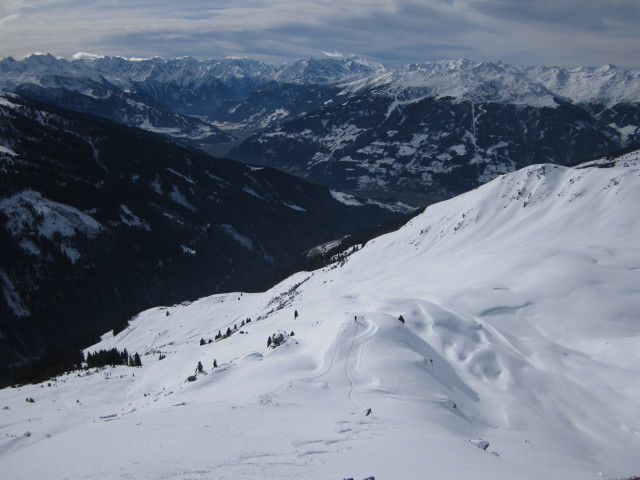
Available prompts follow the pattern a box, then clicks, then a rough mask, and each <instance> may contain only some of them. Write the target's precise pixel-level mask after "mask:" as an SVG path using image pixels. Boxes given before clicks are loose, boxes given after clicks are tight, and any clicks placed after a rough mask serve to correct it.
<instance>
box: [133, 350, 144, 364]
mask: <svg viewBox="0 0 640 480" xmlns="http://www.w3.org/2000/svg"><path fill="white" fill-rule="evenodd" d="M133 366H134V367H141V366H142V360H141V359H140V355H138V353H137V352H136V354H135V355H134V356H133Z"/></svg>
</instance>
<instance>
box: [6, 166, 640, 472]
mask: <svg viewBox="0 0 640 480" xmlns="http://www.w3.org/2000/svg"><path fill="white" fill-rule="evenodd" d="M638 204H640V169H639V168H638V166H637V162H636V164H635V165H634V164H631V165H630V166H628V167H626V168H610V169H586V170H574V169H567V168H562V167H554V166H550V165H547V166H535V167H531V168H527V169H524V170H521V171H518V172H515V173H513V174H509V175H506V176H504V177H500V178H499V179H497V180H495V181H493V182H491V183H489V184H487V185H485V186H483V187H481V188H479V189H477V190H474V191H472V192H469V193H467V194H465V195H462V196H460V197H457V198H455V199H453V200H450V201H447V202H443V203H440V204H437V205H434V206H431V207H429V209H427V211H426V212H425V213H423V214H422V215H420V216H418V217H416V218H414V219H413V220H412V221H411V222H409V223H408V224H407V225H406V226H405V227H403V228H402V229H400V230H399V231H397V232H394V233H391V234H388V235H385V236H382V237H379V238H377V239H375V240H373V241H371V242H369V243H368V244H367V245H366V246H365V247H364V248H362V249H361V250H359V251H357V252H354V253H353V254H352V255H351V256H349V257H348V259H347V260H346V262H341V263H337V264H333V265H330V266H328V267H325V268H323V269H321V270H318V271H315V272H301V273H298V274H296V275H294V276H292V277H291V278H289V279H287V280H285V281H284V282H282V283H281V284H279V285H277V286H275V287H274V288H272V289H271V290H269V291H267V292H264V293H258V294H247V293H242V294H241V293H229V294H223V295H216V296H212V297H208V298H203V299H200V300H198V301H196V302H193V303H191V304H185V305H177V306H173V307H158V308H154V309H150V310H147V311H145V312H142V313H140V314H139V315H138V316H137V317H136V318H135V319H133V320H132V322H131V325H130V327H129V328H127V329H126V330H125V331H123V332H121V333H120V334H118V335H117V336H115V337H114V336H113V335H110V334H108V335H105V336H104V337H103V339H102V341H101V342H100V343H99V344H98V345H96V346H94V347H92V348H90V349H88V350H89V351H93V350H97V349H100V348H105V349H108V348H111V347H113V346H116V347H117V348H119V349H123V348H125V347H126V348H127V349H128V351H129V352H130V353H134V352H138V353H140V354H141V356H142V362H143V367H142V368H128V367H115V368H108V367H107V368H104V369H100V370H99V371H97V372H96V371H93V370H92V371H86V372H81V373H80V376H78V374H77V372H75V373H72V374H70V375H68V376H63V377H60V378H59V379H58V380H57V381H55V382H52V386H51V387H48V386H46V384H45V385H44V386H40V385H29V386H24V387H21V388H19V389H5V390H2V391H0V408H2V407H4V406H7V407H9V409H8V410H0V415H2V417H0V432H2V433H1V436H0V465H1V466H2V471H3V472H6V473H5V475H8V477H7V478H16V479H19V478H22V479H32V478H48V479H49V478H50V479H62V478H65V479H66V478H89V477H90V478H119V477H125V478H126V477H130V478H149V479H155V478H166V479H174V478H175V479H178V478H180V479H186V478H212V479H225V478H233V479H255V478H261V479H294V478H307V479H318V480H320V479H331V478H336V479H342V478H347V477H353V478H354V479H363V478H365V477H367V476H370V475H374V476H375V477H376V479H385V478H386V479H415V478H431V477H435V478H444V479H453V480H455V479H467V478H469V477H473V478H480V479H491V480H500V479H505V480H506V479H513V478H519V479H520V478H522V479H540V478H546V479H563V480H564V479H576V480H577V479H585V478H587V479H588V478H594V479H596V478H609V479H613V478H622V477H629V476H632V475H637V474H638V473H640V463H639V462H638V460H637V452H638V451H640V423H639V422H638V419H639V418H640V408H639V404H638V400H637V399H638V398H640V368H639V367H638V365H640V364H639V363H638V360H639V359H640V358H639V357H640V354H639V353H638V352H639V351H640V349H639V347H640V324H638V318H639V317H640V300H639V298H640V296H639V295H638V287H637V286H638V285H640V246H639V245H640V243H638V241H637V240H638V239H639V238H640V223H639V222H637V220H636V214H635V206H636V205H638ZM294 311H297V312H298V313H299V316H298V317H297V318H294V317H295V315H294ZM400 315H402V317H403V319H404V320H405V323H401V322H400V321H399V320H398V318H399V317H400ZM247 318H251V319H252V321H251V323H248V324H246V325H245V326H241V323H242V321H243V320H246V319H247ZM234 325H236V326H237V327H238V329H237V331H235V332H234V333H233V334H232V335H231V336H230V337H228V338H223V339H221V340H218V341H214V342H212V343H211V344H206V345H203V346H200V345H199V341H200V338H204V339H205V340H208V339H210V338H211V339H213V338H214V337H215V335H216V334H217V333H218V331H219V330H220V331H221V333H223V334H224V333H225V331H226V329H227V328H228V327H230V328H232V329H233V328H234ZM240 331H243V332H245V333H240ZM292 331H294V332H295V335H293V336H288V335H285V341H284V343H283V344H282V345H280V346H278V347H277V348H267V338H268V337H269V336H270V335H272V334H275V333H278V332H284V333H286V334H290V333H291V332H292ZM160 353H162V354H163V355H166V358H164V359H163V360H159V355H160ZM214 359H216V361H217V363H218V365H219V367H218V368H213V366H212V364H213V360H214ZM198 361H201V362H202V364H203V366H204V372H203V373H199V374H197V375H196V377H197V379H196V381H195V382H187V381H186V379H187V377H188V376H190V375H193V374H194V372H195V369H196V365H197V363H198ZM25 397H33V398H34V399H35V400H36V402H35V403H33V404H31V403H27V402H25ZM76 400H79V402H77V401H76ZM368 408H371V409H372V414H371V415H369V416H366V415H365V411H366V410H367V409H368ZM26 431H30V432H31V435H30V436H25V435H24V433H25V432H26ZM487 443H488V445H487ZM485 447H486V449H485Z"/></svg>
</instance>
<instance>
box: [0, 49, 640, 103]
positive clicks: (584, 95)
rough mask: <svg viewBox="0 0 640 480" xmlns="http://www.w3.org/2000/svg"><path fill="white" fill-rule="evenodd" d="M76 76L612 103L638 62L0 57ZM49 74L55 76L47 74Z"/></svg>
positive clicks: (11, 79)
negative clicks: (388, 63) (393, 64)
mask: <svg viewBox="0 0 640 480" xmlns="http://www.w3.org/2000/svg"><path fill="white" fill-rule="evenodd" d="M51 76H76V77H84V78H88V79H91V80H93V81H96V82H101V81H103V79H106V80H108V81H109V82H111V83H112V84H114V85H116V86H118V87H120V88H123V89H125V90H126V89H129V88H132V87H133V86H134V84H135V83H136V82H146V81H154V82H163V83H171V84H175V85H178V86H181V87H183V88H194V87H197V86H198V85H203V84H207V83H208V82H211V81H212V80H213V79H217V80H220V81H222V82H224V83H225V84H227V85H231V86H233V85H235V86H237V85H238V82H249V83H251V84H253V85H259V84H264V83H267V82H270V81H278V82H287V83H301V84H307V83H309V84H334V83H335V84H342V85H343V86H344V88H345V92H354V91H360V90H361V89H362V88H372V87H377V88H382V87H384V88H385V89H391V92H392V93H393V92H395V93H400V92H404V95H408V94H409V93H408V92H413V93H411V94H410V95H414V96H415V95H418V96H420V95H424V96H426V95H428V96H436V97H444V96H449V97H453V98H456V99H460V100H474V101H495V102H510V103H516V104H527V105H535V106H554V105H555V103H554V97H560V98H563V99H566V100H570V101H572V102H575V103H588V102H599V103H604V104H605V105H613V104H616V103H620V102H638V101H640V69H623V68H618V67H615V66H613V65H605V66H603V67H600V68H595V67H579V68H575V69H566V68H560V67H544V66H535V67H534V66H518V65H510V64H505V63H502V62H495V63H494V62H471V61H469V60H455V61H438V62H425V63H418V64H408V65H403V66H400V67H397V68H390V67H385V66H383V65H382V64H381V63H376V62H374V61H370V60H363V59H359V58H357V57H335V56H334V57H328V58H321V59H304V60H299V61H298V62H295V63H294V64H292V65H271V64H266V63H263V62H259V61H256V60H251V59H240V58H224V59H220V60H216V59H207V60H198V59H195V58H192V57H182V58H176V59H164V58H160V57H153V58H148V59H136V60H135V61H134V60H131V59H125V58H122V57H107V56H97V55H90V54H79V55H76V56H74V59H72V60H71V61H68V60H65V59H63V58H55V57H53V56H52V55H48V54H37V55H35V54H34V55H30V56H28V57H25V58H24V59H23V60H21V61H16V60H15V59H13V58H11V57H8V58H5V59H3V60H2V61H0V88H4V89H7V88H11V87H14V86H15V85H18V84H21V83H40V82H42V81H43V79H44V78H45V77H51ZM49 81H51V79H49Z"/></svg>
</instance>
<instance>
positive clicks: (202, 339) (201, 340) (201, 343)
mask: <svg viewBox="0 0 640 480" xmlns="http://www.w3.org/2000/svg"><path fill="white" fill-rule="evenodd" d="M205 343H206V342H205V341H204V338H201V339H200V346H202V345H204V344H205Z"/></svg>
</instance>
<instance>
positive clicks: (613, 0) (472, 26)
mask: <svg viewBox="0 0 640 480" xmlns="http://www.w3.org/2000/svg"><path fill="white" fill-rule="evenodd" d="M79 51H82V52H89V53H96V54H104V55H121V56H125V57H148V56H153V55H159V56H164V57H176V56H183V55H192V56H195V57H201V58H221V57H225V56H246V57H252V58H257V59H260V60H264V61H269V62H277V63H280V62H291V61H294V60H296V59H299V58H308V57H318V56H321V55H322V52H341V53H343V54H357V55H361V56H365V57H373V58H375V59H378V60H381V61H382V62H384V63H387V64H389V65H398V64H403V63H409V62H417V61H430V60H442V59H458V58H468V59H470V60H474V61H497V60H502V61H505V62H509V63H518V64H541V65H559V66H577V65H592V66H599V65H603V64H605V63H612V64H615V65H618V66H622V67H640V0H313V1H308V0H1V1H0V57H6V56H9V55H11V56H13V57H15V58H21V57H23V56H24V55H26V54H28V53H31V52H49V53H52V54H54V55H59V56H63V57H67V58H70V57H71V56H72V55H73V54H74V53H75V52H79Z"/></svg>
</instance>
